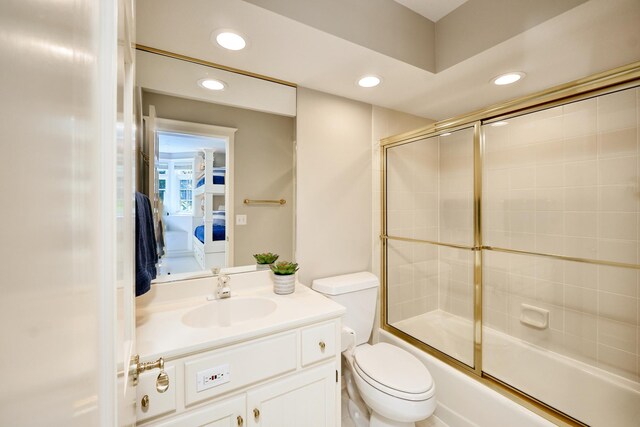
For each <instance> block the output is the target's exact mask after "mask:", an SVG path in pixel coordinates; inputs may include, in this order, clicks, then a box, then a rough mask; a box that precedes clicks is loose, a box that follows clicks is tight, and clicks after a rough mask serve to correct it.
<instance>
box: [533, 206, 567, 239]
mask: <svg viewBox="0 0 640 427" xmlns="http://www.w3.org/2000/svg"><path fill="white" fill-rule="evenodd" d="M535 218H536V227H535V231H536V233H542V234H562V233H564V215H563V214H562V212H557V211H556V212H553V211H551V212H536V213H535Z"/></svg>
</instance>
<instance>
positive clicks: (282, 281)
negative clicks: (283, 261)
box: [273, 274, 296, 295]
mask: <svg viewBox="0 0 640 427" xmlns="http://www.w3.org/2000/svg"><path fill="white" fill-rule="evenodd" d="M295 288H296V275H295V274H288V275H286V276H282V275H278V274H274V275H273V292H275V293H276V294H278V295H288V294H292V293H293V291H294V290H295Z"/></svg>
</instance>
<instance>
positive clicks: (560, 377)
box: [482, 88, 640, 427]
mask: <svg viewBox="0 0 640 427" xmlns="http://www.w3.org/2000/svg"><path fill="white" fill-rule="evenodd" d="M639 100H640V92H639V91H638V89H637V88H632V89H627V90H623V91H619V92H614V93H610V94H607V95H603V96H599V97H595V98H590V99H585V100H582V101H578V102H574V103H569V104H565V105H561V106H558V107H555V108H550V109H546V110H542V111H538V112H535V113H530V114H526V115H522V116H518V117H512V118H507V119H505V120H502V121H499V122H494V123H493V124H486V125H484V126H483V133H484V141H485V155H484V164H483V171H484V179H483V211H482V218H483V228H482V230H483V239H484V240H483V245H485V246H487V247H490V248H489V249H488V250H485V251H483V252H484V253H483V294H484V297H483V347H482V355H483V356H482V357H483V371H484V372H485V373H486V374H489V375H491V376H492V377H494V378H496V379H497V380H499V381H502V382H504V383H507V384H509V385H510V386H512V387H515V388H517V389H519V390H520V391H522V392H524V393H526V394H528V395H530V396H532V397H534V398H536V399H538V400H540V401H542V402H543V403H545V404H547V405H549V406H552V407H554V408H556V409H558V410H560V411H562V412H564V413H565V414H567V415H569V416H571V417H573V418H575V419H577V420H579V421H581V422H583V423H587V424H589V425H592V426H614V425H615V426H621V427H623V426H629V427H631V426H637V425H638V422H639V421H638V420H640V406H639V402H640V382H639V379H640V377H639V369H640V353H639V351H640V328H639V318H640V299H639V297H640V277H639V271H640V270H638V268H639V264H640V258H639V256H640V253H639V245H640V239H639V233H640V185H639V183H640V158H639V156H638V144H639V140H638V121H639V120H640V110H639V109H638V102H639Z"/></svg>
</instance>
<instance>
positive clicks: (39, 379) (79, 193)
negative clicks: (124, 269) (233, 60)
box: [0, 0, 119, 427]
mask: <svg viewBox="0 0 640 427" xmlns="http://www.w3.org/2000/svg"><path fill="white" fill-rule="evenodd" d="M118 7H119V4H118V3H117V2H113V1H108V0H74V1H58V2H34V1H0V28H1V29H2V30H1V33H2V36H1V37H0V57H2V81H1V82H0V92H1V93H2V100H1V102H0V116H1V117H2V125H1V126H0V141H2V147H3V152H4V153H3V155H2V156H0V194H2V197H3V202H2V210H1V212H0V242H1V243H0V259H1V261H0V265H1V270H2V279H1V280H0V282H1V286H0V287H1V288H2V296H1V297H0V325H2V333H1V334H0V349H2V351H1V352H0V353H1V354H0V374H1V378H2V389H1V390H0V425H2V426H68V427H76V426H78V427H80V426H82V427H84V426H113V425H116V422H117V421H116V413H117V411H116V399H115V395H116V371H117V369H116V350H115V348H116V345H115V342H116V339H115V336H116V334H115V329H116V325H115V323H116V322H115V309H116V302H115V294H116V290H115V288H116V250H115V247H114V246H115V241H116V238H115V235H116V220H115V212H116V200H115V197H114V194H115V192H116V191H115V187H116V179H115V176H116V173H115V165H116V143H117V142H116V141H117V138H116V121H117V119H116V114H117V107H116V85H117V82H116V72H115V71H116V68H117V67H116V50H117V43H118V31H117V24H118V22H117V8H118Z"/></svg>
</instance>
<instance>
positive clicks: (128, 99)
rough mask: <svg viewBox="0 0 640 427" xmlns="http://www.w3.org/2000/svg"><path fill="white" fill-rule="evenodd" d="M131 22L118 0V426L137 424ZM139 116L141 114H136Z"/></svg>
mask: <svg viewBox="0 0 640 427" xmlns="http://www.w3.org/2000/svg"><path fill="white" fill-rule="evenodd" d="M133 36H134V22H133V2H132V0H119V1H118V85H117V107H118V108H117V111H118V115H117V129H118V132H117V135H116V137H117V139H116V156H115V162H114V163H115V164H114V166H115V183H116V185H115V194H116V203H115V217H116V232H115V254H116V260H115V261H116V262H115V265H116V283H117V290H116V312H117V313H118V316H117V325H116V326H117V330H116V334H115V335H116V348H117V349H118V351H117V353H116V362H117V365H118V371H119V373H118V382H117V392H116V396H117V399H118V405H117V413H118V426H132V425H135V422H136V412H135V403H136V402H135V401H136V391H135V388H134V384H133V381H132V378H131V377H130V376H129V375H128V374H127V373H128V371H129V364H130V361H131V358H132V356H133V355H135V354H136V345H135V344H136V341H135V332H136V325H135V318H136V316H135V296H134V293H135V291H134V289H135V283H134V277H135V264H134V259H135V253H134V251H135V241H134V235H135V218H134V210H135V206H134V194H133V193H134V191H135V155H136V153H135V148H136V144H135V139H134V138H135V132H134V123H135V114H136V113H135V112H134V105H135V103H134V91H135V61H134V58H135V52H134V49H133ZM137 114H140V112H137Z"/></svg>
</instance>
